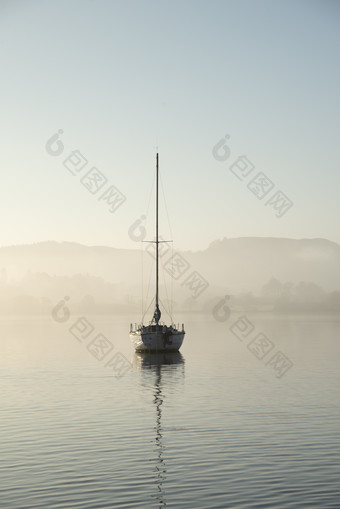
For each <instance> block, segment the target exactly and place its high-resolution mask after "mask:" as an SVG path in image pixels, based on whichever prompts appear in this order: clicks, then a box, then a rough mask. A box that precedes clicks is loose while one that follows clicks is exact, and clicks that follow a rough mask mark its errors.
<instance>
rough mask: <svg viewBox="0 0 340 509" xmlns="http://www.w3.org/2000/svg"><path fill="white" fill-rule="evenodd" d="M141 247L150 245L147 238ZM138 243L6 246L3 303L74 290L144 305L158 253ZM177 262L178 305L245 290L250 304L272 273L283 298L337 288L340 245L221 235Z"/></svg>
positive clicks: (1, 259)
mask: <svg viewBox="0 0 340 509" xmlns="http://www.w3.org/2000/svg"><path fill="white" fill-rule="evenodd" d="M143 246H144V247H145V249H149V248H150V245H148V244H143ZM162 246H163V248H166V245H164V244H163V245H162ZM138 247H139V245H138V244H136V248H135V249H116V248H110V247H105V246H84V245H81V244H76V243H70V242H61V243H58V242H42V243H38V244H33V245H18V246H9V247H2V248H0V302H2V303H3V307H4V308H5V307H6V306H8V305H9V304H8V302H12V304H10V307H11V306H12V307H11V309H12V308H13V307H15V305H16V304H15V303H16V302H17V300H18V298H19V300H20V299H26V300H27V299H29V298H30V297H32V298H34V299H41V298H43V299H44V298H45V299H46V298H47V299H50V300H51V301H52V302H54V301H55V299H58V298H60V296H63V295H64V294H65V295H66V294H68V293H71V294H72V295H73V296H74V298H76V299H77V301H79V302H80V301H82V302H83V301H84V299H85V301H84V302H87V303H91V302H92V301H91V299H94V300H95V302H97V303H98V302H99V303H100V305H101V306H103V307H107V305H109V304H110V303H114V304H115V306H116V307H117V308H119V306H120V305H123V304H124V303H125V304H128V305H131V306H132V305H133V306H137V305H138V306H139V303H140V300H141V295H142V291H141V277H142V264H141V260H142V258H143V260H144V263H143V275H144V282H145V284H144V286H145V288H144V297H145V295H146V292H147V287H148V286H149V298H152V295H153V284H154V283H153V279H152V278H153V274H154V272H153V270H152V268H153V265H154V259H153V258H152V256H150V255H149V254H148V253H147V252H143V256H141V250H140V249H138ZM170 258H171V248H169V249H168V251H167V252H166V253H165V254H164V256H162V258H161V265H162V266H164V265H166V264H167V262H168V260H169V259H170ZM178 261H179V264H177V265H176V263H177V262H178ZM175 262H176V263H174V265H176V266H177V267H179V269H180V270H182V269H183V271H184V272H183V274H182V273H181V272H176V267H174V266H172V265H171V263H168V264H167V270H168V272H169V271H170V272H171V271H172V270H174V274H175V279H174V281H173V282H174V288H173V296H174V301H175V302H177V304H178V305H179V306H180V307H183V306H187V307H190V306H191V308H192V309H195V308H197V309H198V308H199V307H200V308H202V306H203V307H204V306H205V307H207V306H208V305H210V304H209V303H212V302H214V300H215V299H216V298H217V299H218V298H220V296H221V295H224V294H232V295H240V294H243V295H245V296H246V297H244V298H243V301H244V302H251V299H250V298H249V295H248V294H249V293H250V292H252V293H254V294H255V295H257V296H262V297H263V295H264V294H265V293H266V291H267V290H265V291H263V288H264V287H265V285H267V284H268V282H269V281H270V280H273V279H275V280H278V281H276V282H273V281H272V283H271V285H269V288H272V287H273V288H274V289H275V288H281V289H282V292H283V294H284V295H283V296H284V298H285V299H286V300H287V298H288V293H287V291H288V290H287V289H288V288H289V289H290V290H289V292H290V293H289V295H290V296H293V295H295V296H297V295H299V296H300V297H299V298H301V295H303V294H304V292H305V293H306V292H307V293H308V291H309V290H310V291H311V292H313V294H315V295H316V294H317V291H316V289H315V288H314V287H315V286H318V287H320V289H321V290H322V291H324V292H328V293H329V292H334V291H339V290H340V246H339V245H338V244H336V243H334V242H330V241H328V240H325V239H301V240H294V239H282V238H253V237H247V238H235V239H223V240H217V241H215V242H213V243H212V244H211V245H210V246H209V247H208V248H207V249H205V250H204V251H200V252H180V253H176V260H175ZM184 269H185V270H184ZM163 273H164V270H163ZM163 273H162V271H161V275H160V283H161V295H162V297H163V299H164V300H166V298H169V299H170V298H171V294H170V293H168V294H166V291H165V288H164V287H163V281H164V279H163ZM165 275H166V276H167V274H166V273H165ZM167 277H168V279H169V278H170V276H167ZM200 277H202V278H203V286H202V288H201V289H200V291H197V286H196V290H195V284H197V278H200ZM195 281H196V283H195ZM149 282H150V284H149ZM301 282H302V283H308V284H309V283H312V284H313V285H314V287H313V285H309V286H308V285H307V286H306V285H304V286H303V285H302V286H301V285H300V283H301ZM194 283H195V284H194ZM299 285H300V286H299ZM168 286H169V281H168V283H167V287H168ZM170 286H171V285H170ZM266 288H268V287H266ZM308 288H309V290H308V291H307V289H308ZM313 288H314V289H313ZM293 289H294V290H293ZM282 292H281V293H282ZM294 292H295V293H294ZM267 293H268V292H267ZM319 293H320V292H319ZM247 295H248V296H247ZM280 295H281V294H280ZM320 295H321V293H320ZM274 296H275V292H274V293H273V295H271V297H270V299H269V301H270V302H274V301H275V299H274ZM193 297H195V299H193ZM267 297H268V296H267ZM277 297H279V295H278V296H277ZM281 297H282V295H281ZM289 298H290V297H289ZM294 298H295V297H294ZM296 298H297V297H296ZM11 299H12V300H11ZM13 299H14V300H13ZM15 299H16V300H15ZM273 299H274V300H273ZM336 299H338V297H336ZM333 300H334V298H333ZM241 301H242V299H241ZM243 301H242V302H243ZM269 301H268V298H267V300H265V302H269ZM20 302H21V301H20ZM198 302H199V304H197V303H198ZM285 302H286V301H285ZM336 302H337V300H336ZM125 304H124V305H125ZM281 304H282V303H281ZM281 304H280V305H281ZM45 305H47V304H46V301H45ZM285 305H286V304H285Z"/></svg>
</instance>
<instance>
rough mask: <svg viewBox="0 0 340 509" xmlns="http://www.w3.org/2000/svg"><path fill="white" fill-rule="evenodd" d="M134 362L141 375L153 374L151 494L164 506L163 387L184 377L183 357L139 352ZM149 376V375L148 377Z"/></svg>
mask: <svg viewBox="0 0 340 509" xmlns="http://www.w3.org/2000/svg"><path fill="white" fill-rule="evenodd" d="M134 360H135V362H134V364H135V365H136V366H137V368H138V369H141V370H142V373H143V375H148V374H154V375H155V379H154V383H153V388H154V390H153V396H154V397H153V403H154V405H155V408H156V426H155V427H154V430H155V432H156V434H155V445H156V452H157V458H156V465H155V473H156V485H157V494H156V495H152V497H153V498H155V499H156V500H157V503H158V507H159V508H162V507H165V506H166V501H165V491H164V486H163V485H164V481H165V479H166V464H165V459H164V444H163V431H164V428H162V405H163V399H164V396H163V389H165V390H166V388H167V387H170V386H171V387H173V382H174V381H176V380H177V381H178V380H181V379H183V378H184V357H183V355H182V354H181V353H180V352H159V353H154V352H152V353H151V352H149V353H147V352H139V353H137V352H136V353H135V359H134ZM148 378H149V377H148ZM167 384H168V385H167Z"/></svg>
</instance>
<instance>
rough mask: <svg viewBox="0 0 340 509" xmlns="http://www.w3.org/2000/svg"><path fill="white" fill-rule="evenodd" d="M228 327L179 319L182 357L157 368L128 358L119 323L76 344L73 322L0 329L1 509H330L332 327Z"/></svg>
mask: <svg viewBox="0 0 340 509" xmlns="http://www.w3.org/2000/svg"><path fill="white" fill-rule="evenodd" d="M237 318H238V315H235V316H232V317H231V318H230V319H229V321H227V322H224V323H222V322H217V321H215V320H214V319H213V318H212V317H211V316H199V315H195V316H188V317H187V318H186V330H187V335H186V337H185V341H184V344H183V347H182V349H181V353H179V354H175V355H170V354H168V355H166V356H160V357H156V356H142V355H137V354H134V352H133V350H132V347H131V346H130V341H129V337H128V329H129V317H127V316H120V317H113V318H109V317H102V316H88V317H87V319H88V322H89V323H90V324H91V325H92V326H93V327H94V329H93V331H92V333H91V334H90V335H89V336H88V337H87V338H85V339H83V340H82V341H78V340H77V339H76V338H75V337H74V336H73V335H72V334H71V333H70V332H69V328H70V326H71V325H72V324H73V323H74V322H75V321H76V320H77V317H70V319H69V320H68V321H67V322H64V323H57V322H55V321H53V320H52V319H51V318H49V317H46V318H44V319H41V318H34V319H33V318H24V317H21V318H19V317H18V318H16V319H8V318H6V319H5V318H3V319H1V321H0V334H1V335H0V377H1V396H0V397H1V406H0V441H1V456H0V480H1V484H0V507H1V508H6V509H9V508H13V509H36V508H48V509H57V508H67V509H69V508H81V509H95V508H98V509H99V508H133V509H136V508H148V509H150V508H161V507H165V506H167V507H174V508H195V509H196V508H202V509H205V508H213V509H215V508H216V509H217V508H234V507H235V508H255V507H258V508H265V507H273V508H276V507H277V508H290V507H291V508H299V507H306V508H307V507H308V508H314V507H315V508H328V507H330V508H331V507H334V508H336V507H337V508H339V507H340V425H339V422H340V411H339V401H340V391H339V388H340V383H339V382H340V374H339V360H340V319H337V318H334V317H332V318H329V317H293V318H292V317H275V316H262V315H253V316H248V319H249V320H250V321H251V324H252V325H253V326H254V329H253V331H252V333H251V335H249V337H247V338H245V339H243V340H240V339H237V338H236V336H235V335H234V334H232V332H231V331H230V326H231V325H232V324H233V323H234V322H235V320H236V319H237ZM260 333H264V334H265V335H266V337H267V338H270V341H271V343H272V350H271V352H269V353H268V354H267V355H266V356H265V357H264V358H263V359H259V358H257V357H256V355H255V354H254V353H253V352H252V351H251V350H250V349H249V348H248V347H247V346H248V344H249V341H250V339H251V338H253V337H255V336H256V335H258V334H260ZM83 334H85V333H83ZM98 334H103V335H104V336H105V337H106V338H108V339H110V341H111V343H112V345H113V346H114V349H113V351H112V352H109V353H108V354H107V355H106V356H105V357H104V358H103V359H102V360H98V359H96V358H95V356H94V351H93V349H92V353H91V351H90V350H91V348H90V350H89V349H88V348H87V346H88V344H89V342H90V341H91V340H92V339H93V338H94V337H95V336H96V335H98ZM277 351H281V352H283V353H284V354H285V355H286V356H287V357H288V358H289V359H290V361H292V362H293V366H292V367H291V368H290V369H289V370H288V371H287V372H286V373H285V374H284V375H283V376H281V378H279V377H278V376H277V375H279V374H280V373H279V372H278V371H277V368H275V365H271V364H270V363H269V364H266V363H267V362H268V360H269V359H270V358H271V357H272V356H273V355H274V354H275V352H277ZM115 352H121V354H123V355H124V356H125V357H126V358H127V359H128V360H129V361H130V362H131V368H130V369H129V370H128V371H127V372H126V374H125V375H124V376H122V377H120V378H117V377H116V376H115V375H117V372H116V373H115V371H114V370H112V369H111V368H110V366H105V364H106V360H107V359H108V358H109V357H110V356H112V355H113V354H114V353H115ZM98 355H99V356H100V353H98V350H97V356H98ZM259 356H261V355H260V354H259ZM118 374H119V373H118Z"/></svg>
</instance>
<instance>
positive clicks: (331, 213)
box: [0, 0, 340, 250]
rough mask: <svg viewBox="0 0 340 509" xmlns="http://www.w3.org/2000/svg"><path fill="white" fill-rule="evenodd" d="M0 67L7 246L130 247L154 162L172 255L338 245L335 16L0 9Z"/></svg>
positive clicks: (215, 8)
mask: <svg viewBox="0 0 340 509" xmlns="http://www.w3.org/2000/svg"><path fill="white" fill-rule="evenodd" d="M0 57H1V71H2V73H1V74H2V76H1V82H0V83H1V85H0V86H1V96H0V97H1V151H0V168H1V175H2V179H1V181H2V186H1V198H0V207H1V239H0V244H1V245H9V244H21V243H31V242H38V241H44V240H58V241H62V240H67V241H75V242H81V243H85V244H90V245H96V244H101V245H109V246H113V247H137V244H136V243H134V242H133V241H132V240H131V239H130V237H129V235H128V229H129V227H130V225H131V224H132V223H133V222H134V221H135V220H136V219H138V218H139V217H140V215H141V214H143V213H145V211H146V209H147V205H148V201H149V196H150V190H151V185H152V182H153V178H154V166H155V152H156V147H158V150H159V152H160V163H161V165H160V168H161V172H162V181H163V184H164V187H165V194H166V198H167V206H168V211H169V214H170V218H171V227H172V232H173V238H174V240H175V247H177V248H179V249H193V250H196V249H204V248H205V247H207V246H208V244H209V243H210V242H211V241H213V240H215V239H217V238H222V237H239V236H277V237H279V236H280V237H292V238H301V237H303V238H307V237H325V238H328V239H330V240H334V241H336V242H340V229H339V220H340V212H339V192H340V157H339V155H340V154H339V151H340V149H339V147H340V143H339V139H340V128H339V118H340V100H339V95H340V94H339V90H340V70H339V62H340V3H339V2H337V1H327V0H322V1H321V0H320V1H313V0H310V1H306V0H294V1H290V0H288V1H287V0H285V1H262V0H259V1H256V0H251V1H243V0H235V1H234V0H225V1H219V0H215V1H214V0H212V1H207V0H206V1H200V0H192V1H191V0H181V1H176V0H175V1H174V0H171V1H159V0H157V1H154V0H138V1H131V0H124V1H123V0H120V1H114V0H111V1H108V0H97V1H90V0H59V1H58V2H56V1H50V0H41V1H39V0H31V1H30V0H25V1H19V0H7V1H6V0H2V1H1V2H0ZM58 130H62V131H63V133H62V135H61V140H62V142H63V147H61V148H60V152H61V153H60V154H59V155H56V154H54V155H51V153H52V152H53V147H54V148H57V145H53V147H52V149H51V150H46V147H45V146H46V142H47V140H48V139H49V138H51V136H52V135H54V134H55V133H56V132H57V131H58ZM225 135H229V139H228V147H229V148H230V154H229V152H224V151H223V149H221V150H220V151H217V154H218V155H219V156H220V157H221V158H222V159H223V158H224V159H225V160H222V161H219V160H217V159H216V158H215V157H214V156H213V152H212V151H213V147H214V146H215V145H216V144H217V143H218V142H219V140H220V139H221V138H223V137H224V136H225ZM74 150H78V151H79V152H78V153H76V154H74V155H73V159H71V160H70V159H69V156H70V154H71V152H72V151H74ZM57 154H58V152H57ZM224 154H225V157H224ZM239 156H246V158H247V159H242V160H239V159H238V158H239ZM76 157H78V163H79V164H78V166H77V165H76V166H72V163H73V164H74V163H76V162H77V161H76V159H75V158H76ZM79 158H80V159H79ZM83 158H84V159H83ZM65 160H66V163H65ZM235 161H238V162H237V163H236V164H234V163H235ZM64 163H65V164H64ZM85 163H86V164H85ZM242 163H243V164H245V165H246V166H244V167H243V173H242V168H241V166H240V165H241V164H242ZM250 164H252V165H253V167H254V168H253V169H252V171H250V173H248V169H251V168H252V167H251V166H250ZM66 166H68V167H69V169H67V168H66ZM93 167H95V168H97V170H99V171H100V172H101V176H100V179H101V180H98V178H97V180H96V181H94V180H93V177H96V176H97V177H98V173H97V170H93ZM230 167H232V169H234V173H233V172H232V171H231V169H230ZM240 168H241V169H240ZM72 169H73V173H75V174H74V175H73V174H72V173H71V171H69V170H72ZM76 170H78V171H76ZM88 172H90V173H89V175H87V177H85V175H86V174H87V173H88ZM260 172H263V174H264V175H262V174H260V176H259V177H260V178H261V177H262V181H259V180H258V173H260ZM235 173H237V174H238V177H239V178H237V176H236V175H235ZM82 178H84V180H83V181H81V179H82ZM91 178H92V180H91ZM253 178H255V181H254V182H251V181H252V179H253ZM268 179H270V182H269V181H268ZM95 182H97V187H98V191H97V192H94V191H96V189H97V187H95ZM261 183H262V187H261V185H260V184H261ZM99 184H102V187H101V188H100V189H99ZM86 186H87V187H88V188H89V189H88V188H87V187H86ZM112 186H115V188H118V190H119V191H120V192H121V193H122V194H123V195H124V196H125V197H126V200H125V201H124V203H122V204H121V206H120V207H119V208H117V210H115V211H114V213H110V212H109V208H110V203H109V202H108V201H106V199H108V200H110V196H111V195H110V193H111V192H114V188H112ZM248 186H249V187H248ZM90 191H92V192H90ZM278 191H282V192H283V193H284V194H285V195H286V198H282V195H275V193H277V192H278ZM265 192H266V194H265V196H263V198H262V199H259V198H258V197H257V196H255V194H254V193H257V194H259V193H263V194H264V193H265ZM260 196H261V194H260ZM275 196H276V198H275ZM277 196H278V197H277ZM113 198H114V196H113ZM276 199H277V200H278V201H275V200H276ZM287 199H288V200H289V201H287ZM280 200H281V201H280ZM283 200H286V203H288V206H289V204H291V203H293V205H292V206H290V208H289V209H288V206H287V209H285V208H284V207H283V206H282V204H283V203H284V201H283ZM267 202H269V203H267ZM117 203H118V202H117ZM266 203H267V204H266ZM275 203H276V207H277V209H276V210H275ZM284 210H287V211H286V213H284V214H283V215H282V217H276V214H280V213H283V212H284ZM163 216H164V214H163V213H162V217H161V224H164V225H165V217H163ZM151 222H152V218H150V220H149V223H150V224H151ZM150 228H151V226H150V227H149V228H148V229H150ZM163 233H164V236H168V235H169V233H168V230H167V229H166V228H164V230H163ZM150 236H152V232H150Z"/></svg>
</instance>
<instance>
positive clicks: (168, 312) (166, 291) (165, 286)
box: [162, 265, 172, 322]
mask: <svg viewBox="0 0 340 509" xmlns="http://www.w3.org/2000/svg"><path fill="white" fill-rule="evenodd" d="M162 275H163V282H164V288H165V295H166V299H167V302H168V305H169V306H170V308H166V307H165V306H164V303H163V307H164V308H165V310H166V312H167V314H168V316H169V318H170V319H171V322H172V316H171V302H169V294H168V288H167V284H166V280H165V269H164V267H163V265H162Z"/></svg>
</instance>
